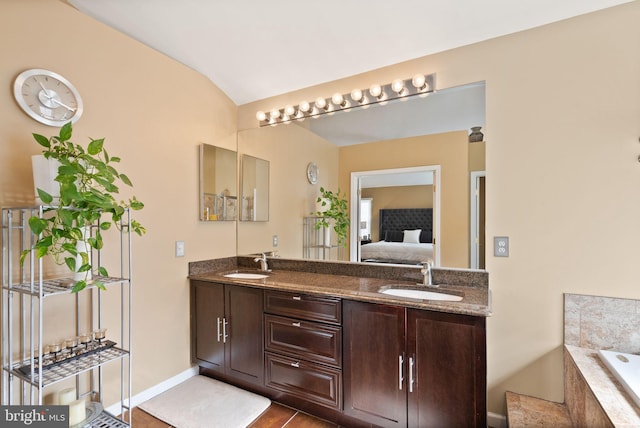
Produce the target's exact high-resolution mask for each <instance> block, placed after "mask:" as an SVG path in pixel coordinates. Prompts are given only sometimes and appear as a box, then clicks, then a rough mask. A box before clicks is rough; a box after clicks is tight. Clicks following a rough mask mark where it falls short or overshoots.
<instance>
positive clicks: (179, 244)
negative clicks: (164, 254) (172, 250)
mask: <svg viewBox="0 0 640 428" xmlns="http://www.w3.org/2000/svg"><path fill="white" fill-rule="evenodd" d="M176 257H184V241H176Z"/></svg>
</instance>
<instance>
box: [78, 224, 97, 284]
mask: <svg viewBox="0 0 640 428" xmlns="http://www.w3.org/2000/svg"><path fill="white" fill-rule="evenodd" d="M89 237H91V228H90V227H89V226H85V227H83V228H82V238H83V240H82V241H78V242H76V250H77V251H78V252H79V253H87V255H88V256H89V264H91V246H90V245H89V244H88V243H87V242H86V240H87V239H88V238H89ZM80 266H82V255H80V254H78V255H77V256H76V271H77V270H78V269H80ZM91 279H92V273H91V271H90V270H88V271H86V272H76V273H74V274H73V280H74V281H76V282H77V281H82V280H85V281H87V283H88V282H89V281H91Z"/></svg>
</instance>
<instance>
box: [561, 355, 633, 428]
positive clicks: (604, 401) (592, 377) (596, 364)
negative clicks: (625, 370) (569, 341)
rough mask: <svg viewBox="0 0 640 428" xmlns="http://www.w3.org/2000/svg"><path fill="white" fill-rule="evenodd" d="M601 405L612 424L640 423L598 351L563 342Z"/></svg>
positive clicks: (623, 391) (629, 401)
mask: <svg viewBox="0 0 640 428" xmlns="http://www.w3.org/2000/svg"><path fill="white" fill-rule="evenodd" d="M564 348H565V350H566V351H567V352H568V353H569V355H570V356H571V358H572V359H573V361H574V362H575V364H576V366H577V367H578V369H579V370H580V373H581V374H582V377H583V378H584V380H585V381H586V382H587V385H589V388H590V389H591V391H592V392H593V395H594V396H595V397H596V399H597V400H598V402H599V403H600V406H601V407H602V409H603V410H604V411H605V413H606V414H607V416H608V417H609V419H610V420H611V423H612V424H613V426H615V427H638V426H640V414H639V413H638V411H637V407H636V406H635V404H634V403H633V400H632V399H631V397H629V395H628V394H627V393H626V391H625V390H624V388H623V387H622V385H621V384H620V382H618V381H617V380H616V378H615V377H614V376H613V374H611V372H609V370H608V369H607V368H606V367H605V366H604V364H603V363H602V362H601V361H600V358H599V357H598V351H596V350H594V349H588V348H581V347H578V346H574V345H566V344H565V345H564Z"/></svg>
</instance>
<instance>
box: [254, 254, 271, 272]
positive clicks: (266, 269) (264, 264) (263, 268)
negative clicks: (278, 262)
mask: <svg viewBox="0 0 640 428" xmlns="http://www.w3.org/2000/svg"><path fill="white" fill-rule="evenodd" d="M253 261H254V262H256V263H260V270H261V271H262V272H271V269H269V265H268V264H267V255H266V254H265V253H262V255H261V256H260V257H256V258H255V259H253Z"/></svg>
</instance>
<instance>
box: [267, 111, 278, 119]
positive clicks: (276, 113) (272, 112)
mask: <svg viewBox="0 0 640 428" xmlns="http://www.w3.org/2000/svg"><path fill="white" fill-rule="evenodd" d="M269 117H270V118H271V119H277V118H279V117H280V110H276V109H273V110H271V111H270V112H269Z"/></svg>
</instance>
